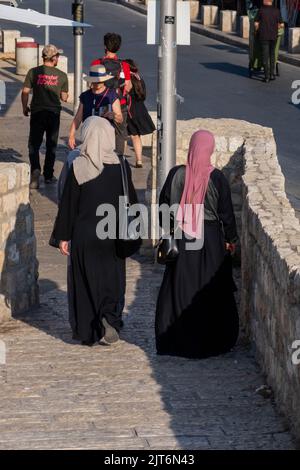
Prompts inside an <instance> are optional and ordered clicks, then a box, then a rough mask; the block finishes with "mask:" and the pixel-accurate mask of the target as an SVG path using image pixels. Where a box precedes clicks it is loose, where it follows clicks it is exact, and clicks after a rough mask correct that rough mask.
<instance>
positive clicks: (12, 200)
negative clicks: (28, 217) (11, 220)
mask: <svg viewBox="0 0 300 470" xmlns="http://www.w3.org/2000/svg"><path fill="white" fill-rule="evenodd" d="M2 204H3V214H10V213H14V212H15V211H16V210H17V206H16V196H15V194H14V193H8V194H5V195H4V196H2Z"/></svg>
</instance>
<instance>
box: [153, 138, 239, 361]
mask: <svg viewBox="0 0 300 470" xmlns="http://www.w3.org/2000/svg"><path fill="white" fill-rule="evenodd" d="M213 151H214V137H213V135H212V134H211V133H210V132H207V131H198V132H196V133H195V134H193V136H192V138H191V142H190V148H189V155H188V162H187V165H186V166H184V165H181V166H177V167H174V168H173V169H172V170H171V171H170V173H169V175H168V177H167V180H166V182H165V185H164V187H163V189H162V191H161V194H160V201H159V202H160V204H163V203H165V204H167V205H169V206H170V205H172V204H175V203H177V204H180V207H179V210H178V212H177V216H176V217H175V220H174V218H173V221H172V223H173V225H174V226H175V227H178V228H179V229H180V230H181V231H182V234H183V237H182V239H180V240H178V245H179V255H178V257H177V258H176V260H175V261H173V262H172V263H171V264H169V265H167V266H166V270H165V274H164V278H163V282H162V286H161V288H160V292H159V296H158V301H157V309H156V321H155V335H156V347H157V353H158V354H169V355H176V356H183V357H191V358H202V357H208V356H213V355H218V354H221V353H224V352H226V351H229V350H230V349H231V348H232V347H233V346H234V344H235V343H236V340H237V337H238V330H239V319H238V313H237V307H236V303H235V298H234V290H235V289H236V288H235V284H234V281H233V278H232V264H231V254H230V252H233V251H234V249H235V243H236V241H237V231H236V222H235V217H234V213H233V207H232V201H231V194H230V188H229V184H228V182H227V180H226V178H225V176H224V175H223V173H222V172H221V171H220V170H218V169H215V168H214V167H213V166H212V165H211V162H210V159H211V155H212V153H213ZM203 231H204V235H203ZM202 235H203V236H202ZM201 237H202V238H203V237H204V243H203V246H202V248H200V247H199V246H200V245H198V248H197V249H192V250H190V249H187V246H188V245H187V243H189V244H190V243H191V241H194V242H199V241H200V239H201ZM195 247H196V245H195Z"/></svg>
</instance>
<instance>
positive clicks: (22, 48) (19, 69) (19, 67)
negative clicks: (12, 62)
mask: <svg viewBox="0 0 300 470" xmlns="http://www.w3.org/2000/svg"><path fill="white" fill-rule="evenodd" d="M38 47H39V46H38V44H37V43H36V42H17V47H16V74H17V75H26V74H27V72H28V70H29V69H31V68H33V67H36V66H37V65H38Z"/></svg>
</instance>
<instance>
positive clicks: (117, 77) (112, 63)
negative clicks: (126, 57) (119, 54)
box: [101, 57, 125, 94]
mask: <svg viewBox="0 0 300 470" xmlns="http://www.w3.org/2000/svg"><path fill="white" fill-rule="evenodd" d="M101 62H102V64H103V65H104V67H105V69H106V72H107V73H109V74H110V75H112V76H113V78H112V79H111V80H107V82H105V85H106V86H107V87H108V88H114V89H115V90H117V91H118V90H119V91H120V90H122V87H124V85H125V77H122V76H121V75H123V74H122V72H123V67H122V61H121V60H120V59H109V58H107V57H104V58H103V59H101ZM121 94H122V93H121Z"/></svg>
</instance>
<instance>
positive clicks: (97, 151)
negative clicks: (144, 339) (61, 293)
mask: <svg viewBox="0 0 300 470" xmlns="http://www.w3.org/2000/svg"><path fill="white" fill-rule="evenodd" d="M81 133H82V144H81V146H80V147H79V148H78V149H77V150H74V151H73V152H76V153H78V152H79V155H76V154H75V155H73V157H72V158H71V159H70V162H69V163H70V164H69V169H67V177H66V181H65V184H64V189H63V194H62V197H61V201H60V204H59V210H58V215H57V217H56V221H55V224H54V229H53V233H52V236H51V240H56V241H57V242H58V246H59V248H60V251H61V253H62V254H63V255H70V258H71V273H72V281H71V284H69V283H68V286H70V285H71V287H72V291H71V292H69V307H70V310H71V318H70V321H71V327H72V331H73V339H76V340H80V341H81V342H82V344H84V345H88V346H92V345H93V344H94V343H96V342H98V341H100V340H102V339H103V340H104V341H105V342H106V343H109V344H111V343H115V342H117V341H118V339H119V330H120V328H121V326H122V320H121V316H120V298H122V296H123V295H124V292H123V290H122V289H123V287H122V285H123V280H122V279H121V276H122V273H121V270H120V263H119V261H118V257H117V255H116V240H114V239H112V238H105V239H100V238H98V236H97V232H96V227H97V224H98V223H99V221H101V220H102V219H103V218H102V219H101V216H97V209H98V208H99V206H100V205H102V204H105V206H106V207H107V205H108V204H110V205H111V206H113V207H114V208H115V210H116V214H117V216H118V215H119V216H120V214H119V197H120V196H122V195H123V185H122V177H121V168H120V159H119V157H118V155H117V153H116V152H115V133H114V129H113V127H112V126H111V125H110V124H109V122H108V121H107V119H104V118H101V117H98V116H91V117H89V118H87V119H86V120H85V121H84V123H83V126H82V129H81ZM125 164H126V165H127V175H128V187H129V194H130V199H131V201H133V203H134V202H136V201H137V197H136V193H135V189H134V186H133V184H132V180H131V172H130V167H129V165H128V163H127V162H126V161H125ZM122 207H123V206H122ZM124 211H125V208H124ZM103 217H104V216H103ZM117 222H118V220H117ZM69 242H71V244H70V243H69ZM70 245H71V249H70ZM124 266H125V265H124ZM70 297H72V298H70Z"/></svg>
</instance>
